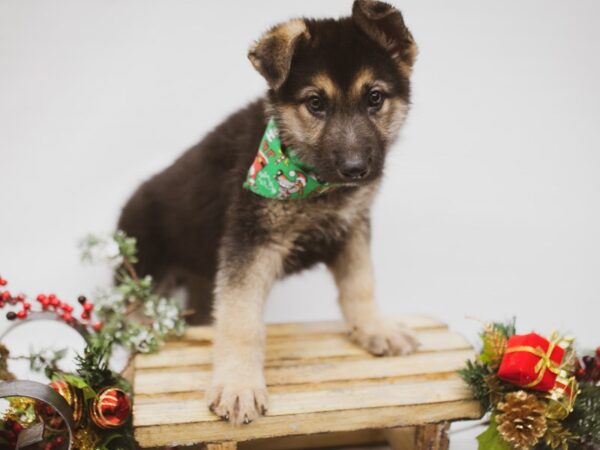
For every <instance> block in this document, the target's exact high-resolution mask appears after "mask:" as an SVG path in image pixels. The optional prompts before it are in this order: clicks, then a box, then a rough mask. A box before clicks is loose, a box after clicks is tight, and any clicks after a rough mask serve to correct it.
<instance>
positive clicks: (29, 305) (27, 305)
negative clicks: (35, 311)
mask: <svg viewBox="0 0 600 450" xmlns="http://www.w3.org/2000/svg"><path fill="white" fill-rule="evenodd" d="M23 309H25V311H29V310H30V309H31V303H27V302H24V303H23Z"/></svg>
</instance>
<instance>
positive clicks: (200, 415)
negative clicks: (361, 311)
mask: <svg viewBox="0 0 600 450" xmlns="http://www.w3.org/2000/svg"><path fill="white" fill-rule="evenodd" d="M471 398H472V393H471V391H470V390H469V389H468V387H467V386H466V385H465V384H464V382H463V381H462V380H461V379H460V378H459V377H458V376H457V375H455V376H454V377H451V378H449V379H446V380H441V381H436V382H435V383H432V382H430V381H413V382H400V383H386V382H383V383H380V384H372V385H364V386H352V387H350V388H339V389H327V390H318V391H300V392H281V393H279V392H276V393H271V395H270V401H269V413H268V414H269V416H284V415H294V414H306V413H315V412H325V411H342V410H348V409H356V408H361V409H365V408H378V407H386V406H404V405H418V404H420V405H423V404H428V403H439V402H452V401H457V400H467V399H471ZM133 415H134V426H136V427H143V426H156V425H165V424H182V423H193V422H212V421H218V420H220V419H219V418H218V417H217V416H215V415H214V414H212V413H211V412H210V411H209V410H208V405H207V404H206V401H205V399H204V396H203V394H202V393H200V392H186V393H181V394H168V395H160V396H137V397H136V402H135V405H134V414H133Z"/></svg>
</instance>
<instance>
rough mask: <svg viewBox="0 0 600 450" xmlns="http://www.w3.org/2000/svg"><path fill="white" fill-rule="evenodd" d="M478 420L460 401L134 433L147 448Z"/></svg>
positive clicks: (473, 406) (471, 403)
mask: <svg viewBox="0 0 600 450" xmlns="http://www.w3.org/2000/svg"><path fill="white" fill-rule="evenodd" d="M481 416H482V412H481V405H480V404H479V402H478V401H475V400H459V401H454V402H444V403H431V404H427V405H408V406H391V407H383V408H367V409H363V410H344V411H328V412H320V413H307V414H295V415H289V416H266V417H262V418H260V419H259V420H258V421H256V422H255V423H253V424H250V425H245V426H238V427H236V426H233V425H231V424H229V423H226V422H223V421H215V422H203V423H187V424H175V425H154V426H147V427H138V428H136V429H135V431H134V433H135V438H136V440H137V441H138V443H139V445H140V446H141V447H142V448H148V447H161V446H185V445H193V444H198V443H210V442H222V441H236V442H243V441H249V440H255V439H265V438H274V437H282V436H300V435H306V434H317V433H324V432H344V431H357V430H364V429H374V428H395V427H405V426H415V425H424V424H427V423H438V422H442V421H456V420H467V419H480V418H481Z"/></svg>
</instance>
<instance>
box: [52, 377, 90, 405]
mask: <svg viewBox="0 0 600 450" xmlns="http://www.w3.org/2000/svg"><path fill="white" fill-rule="evenodd" d="M54 379H58V380H63V381H66V382H67V383H69V384H70V385H71V386H73V387H76V388H77V389H81V391H82V392H83V397H84V399H85V400H90V399H92V398H95V397H96V392H95V391H94V390H93V389H92V388H91V387H90V385H89V384H87V383H86V382H85V380H84V379H83V378H81V377H78V376H77V375H72V374H70V373H62V374H60V375H57V376H56V377H54Z"/></svg>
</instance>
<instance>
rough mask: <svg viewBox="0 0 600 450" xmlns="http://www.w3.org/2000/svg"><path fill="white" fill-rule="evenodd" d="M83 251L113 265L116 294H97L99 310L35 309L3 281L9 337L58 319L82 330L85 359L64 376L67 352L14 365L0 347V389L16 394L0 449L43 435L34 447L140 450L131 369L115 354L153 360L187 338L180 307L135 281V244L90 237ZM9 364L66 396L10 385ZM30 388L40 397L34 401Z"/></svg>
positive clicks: (120, 237) (145, 280) (64, 305)
mask: <svg viewBox="0 0 600 450" xmlns="http://www.w3.org/2000/svg"><path fill="white" fill-rule="evenodd" d="M81 247H82V258H83V259H84V260H85V261H92V262H98V261H104V262H108V263H109V264H110V265H111V267H112V268H113V269H114V273H115V284H114V286H112V287H110V288H108V289H103V290H101V291H98V292H97V293H96V294H95V295H94V299H95V301H94V302H91V301H90V300H89V299H88V298H87V297H85V296H80V297H79V298H78V299H77V303H78V305H77V303H75V302H73V303H69V302H66V301H63V300H61V299H60V298H59V297H58V296H57V295H55V294H48V293H42V294H39V295H37V296H36V297H35V300H34V301H31V300H30V299H29V297H28V296H26V295H24V294H14V293H12V292H10V291H9V290H8V289H7V285H8V281H7V280H6V279H4V278H1V277H0V309H8V311H7V312H6V313H5V316H6V319H8V320H9V321H12V322H13V323H12V324H11V326H9V328H8V331H10V329H11V328H12V327H14V326H16V325H18V324H19V323H21V322H24V321H27V320H35V319H48V318H52V319H55V320H59V321H61V322H63V323H65V324H66V325H69V326H71V327H72V328H74V329H75V330H77V331H78V332H79V333H80V334H81V335H82V336H83V337H84V339H85V343H86V346H85V349H84V352H83V354H81V355H78V356H77V357H76V363H77V364H76V366H77V369H76V371H75V373H66V372H64V371H62V370H60V368H59V363H60V361H61V360H62V358H63V357H64V355H65V351H64V350H54V349H51V350H44V351H41V352H39V353H32V354H30V355H26V356H16V357H11V356H10V353H9V351H8V349H7V348H6V347H4V346H3V345H2V344H1V343H0V380H4V382H2V383H0V388H2V389H4V390H6V391H8V392H11V393H12V394H11V396H10V397H8V408H7V409H6V410H5V411H4V414H3V415H2V416H0V448H12V449H15V448H21V447H24V446H25V445H24V444H23V442H25V441H28V440H31V435H33V434H35V433H37V432H38V431H42V432H41V433H39V437H38V438H36V439H35V442H34V443H35V444H37V448H40V449H43V450H52V449H63V448H64V449H66V448H74V449H79V450H117V449H133V448H136V445H135V441H134V440H133V434H132V424H131V410H132V390H131V386H130V384H129V382H128V381H127V379H126V378H125V377H124V376H123V372H124V371H125V369H124V371H123V372H121V373H117V372H115V371H113V370H111V369H110V366H109V361H110V359H111V355H112V353H113V350H114V349H115V348H116V347H122V348H125V349H126V350H128V351H129V353H130V361H131V358H132V357H133V356H134V355H135V354H137V353H149V352H154V351H156V350H158V349H159V348H160V346H161V345H162V344H163V343H164V341H165V340H166V339H168V338H170V337H174V336H180V335H181V334H182V333H183V332H184V328H185V321H184V313H183V312H182V311H181V309H180V307H179V305H178V304H177V302H176V301H175V300H173V299H170V298H166V297H162V296H159V295H158V294H157V293H156V292H155V289H154V285H153V281H152V278H151V277H148V276H146V277H140V276H138V274H137V273H136V271H135V269H134V265H135V263H136V262H137V251H136V242H135V239H133V238H129V237H127V236H126V235H125V234H124V233H122V232H116V233H114V234H113V235H111V236H107V237H102V238H100V237H96V236H88V237H87V238H86V239H85V240H84V241H83V242H82V245H81ZM76 310H78V312H76ZM5 334H6V333H5ZM11 359H28V360H29V362H30V368H31V369H32V370H34V371H42V372H44V373H45V374H46V376H47V377H48V379H49V380H50V383H49V385H48V386H49V388H51V390H53V391H56V392H57V393H58V394H60V396H61V397H59V398H58V401H56V400H52V395H48V393H47V392H46V393H44V390H43V389H48V387H46V386H40V387H39V388H38V387H36V386H35V385H36V383H34V382H22V381H12V380H14V376H13V375H12V374H11V373H10V372H9V370H8V362H9V361H10V360H11ZM19 383H20V384H19ZM27 383H29V384H27ZM13 386H14V387H17V388H16V392H13V391H15V389H11V387H13ZM31 388H32V389H33V390H34V391H36V389H37V391H39V392H41V394H40V395H37V396H36V395H29V394H28V392H29V391H28V389H29V390H31ZM19 389H21V390H23V392H20V391H19ZM50 394H53V392H52V391H51V392H50ZM63 399H64V400H65V401H66V404H67V405H68V408H65V409H66V410H68V413H69V414H68V417H67V420H65V414H64V411H63V413H61V408H60V403H61V402H63ZM27 433H28V434H29V435H28V436H25V435H26V434H27ZM30 444H31V442H27V445H30ZM27 448H30V447H29V446H28V447H27ZM31 448H33V447H31Z"/></svg>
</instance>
